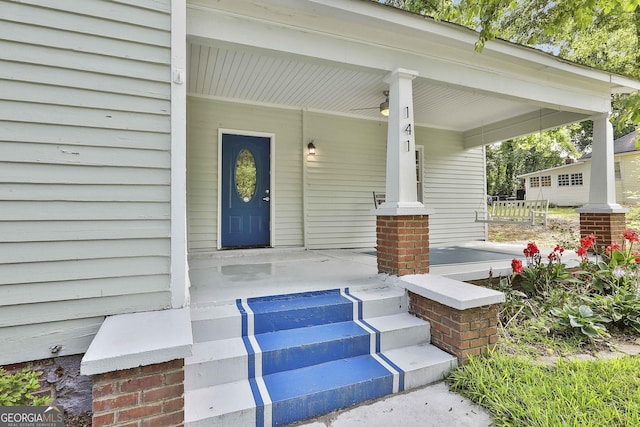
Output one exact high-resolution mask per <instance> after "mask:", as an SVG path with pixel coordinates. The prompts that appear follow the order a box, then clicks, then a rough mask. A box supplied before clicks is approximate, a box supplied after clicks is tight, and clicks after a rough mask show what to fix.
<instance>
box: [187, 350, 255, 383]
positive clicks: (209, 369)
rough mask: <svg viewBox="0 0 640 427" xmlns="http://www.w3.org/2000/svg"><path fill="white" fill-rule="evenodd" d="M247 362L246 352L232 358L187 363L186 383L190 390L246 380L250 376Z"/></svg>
mask: <svg viewBox="0 0 640 427" xmlns="http://www.w3.org/2000/svg"><path fill="white" fill-rule="evenodd" d="M247 364H248V357H247V355H246V354H245V355H241V356H237V357H234V358H230V359H221V360H211V361H209V362H202V363H198V364H194V365H187V366H186V367H185V370H184V377H185V378H184V383H185V385H186V387H188V389H189V390H194V389H198V388H204V387H211V386H215V385H219V384H226V383H230V382H235V381H240V380H246V379H247V378H248V376H249V370H248V369H247Z"/></svg>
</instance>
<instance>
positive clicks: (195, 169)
mask: <svg viewBox="0 0 640 427" xmlns="http://www.w3.org/2000/svg"><path fill="white" fill-rule="evenodd" d="M187 107H188V114H187V120H188V126H187V141H188V142H187V152H188V159H187V175H188V190H187V193H188V232H189V251H190V252H192V253H195V252H200V251H215V250H216V247H217V240H216V239H217V236H216V232H217V179H218V173H217V168H218V159H217V153H218V150H217V138H218V129H219V128H222V129H233V130H236V131H237V130H245V131H254V132H266V133H273V134H275V141H276V161H275V166H274V168H275V177H276V185H275V189H274V190H273V191H274V192H273V194H274V196H273V197H274V198H273V200H274V201H275V203H276V215H275V218H272V220H273V221H275V227H276V230H275V242H274V246H302V245H304V244H305V242H304V240H303V237H304V236H303V215H304V225H305V226H306V247H308V248H309V249H323V248H372V247H375V245H376V230H375V222H376V218H375V216H374V215H372V214H371V210H372V209H373V207H374V205H373V192H374V191H377V192H383V191H385V167H386V160H385V159H386V138H387V124H386V122H385V121H383V120H380V121H375V120H362V119H354V118H347V117H340V116H334V115H328V114H321V113H315V112H305V113H302V112H301V111H296V110H285V109H277V108H269V107H261V106H255V105H246V104H237V103H230V102H223V101H216V100H210V99H205V98H196V97H189V99H188V103H187ZM303 116H304V118H303ZM303 121H304V137H303V131H302V123H303ZM311 140H313V141H314V145H315V147H316V154H315V155H314V156H307V144H308V143H309V141H311ZM416 143H417V145H418V147H419V148H421V149H422V150H423V168H422V187H423V200H424V201H425V204H426V205H427V206H428V207H432V208H434V209H435V213H434V214H433V215H432V216H431V217H430V230H431V234H430V239H431V242H432V243H443V242H454V241H470V240H482V239H484V238H485V235H484V229H485V227H484V225H483V224H479V223H475V222H474V215H475V214H474V212H475V211H476V210H478V209H481V208H482V207H483V203H484V185H485V184H484V163H483V162H484V157H483V150H482V148H474V149H471V150H465V149H464V148H463V142H462V137H461V135H460V134H459V133H456V132H447V131H439V130H433V129H425V128H417V129H416ZM302 162H306V164H304V167H303V163H302ZM303 174H306V175H304V176H303ZM303 182H304V185H305V187H304V190H305V194H303ZM303 198H304V201H305V205H304V206H303V204H302V203H303Z"/></svg>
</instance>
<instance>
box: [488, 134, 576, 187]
mask: <svg viewBox="0 0 640 427" xmlns="http://www.w3.org/2000/svg"><path fill="white" fill-rule="evenodd" d="M576 156H579V152H578V150H577V149H576V147H575V145H574V144H573V143H572V141H571V132H570V131H569V129H567V128H559V129H554V130H551V131H547V132H542V133H538V134H531V135H528V136H525V137H522V138H517V139H512V140H508V141H504V142H502V143H500V144H494V145H490V146H487V147H486V160H487V192H488V194H495V195H515V193H516V190H517V189H518V188H519V187H520V182H519V180H518V178H517V176H518V175H521V174H525V173H530V172H535V171H537V170H540V169H546V168H552V167H555V166H560V165H562V164H564V162H565V159H566V158H567V157H576Z"/></svg>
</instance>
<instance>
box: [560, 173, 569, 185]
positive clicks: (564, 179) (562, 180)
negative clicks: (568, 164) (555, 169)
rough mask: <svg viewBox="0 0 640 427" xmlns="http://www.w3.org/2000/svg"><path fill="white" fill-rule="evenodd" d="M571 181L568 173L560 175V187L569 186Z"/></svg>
mask: <svg viewBox="0 0 640 427" xmlns="http://www.w3.org/2000/svg"><path fill="white" fill-rule="evenodd" d="M570 183H571V181H570V180H569V174H568V173H561V174H560V175H558V187H568V186H569V184H570Z"/></svg>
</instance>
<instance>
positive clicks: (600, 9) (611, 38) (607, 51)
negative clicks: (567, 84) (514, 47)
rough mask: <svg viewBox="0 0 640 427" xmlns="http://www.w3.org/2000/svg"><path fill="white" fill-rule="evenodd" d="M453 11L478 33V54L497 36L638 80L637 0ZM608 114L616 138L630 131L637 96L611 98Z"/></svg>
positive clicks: (539, 1)
mask: <svg viewBox="0 0 640 427" xmlns="http://www.w3.org/2000/svg"><path fill="white" fill-rule="evenodd" d="M455 9H456V10H455V12H454V13H453V14H451V13H449V16H450V17H452V18H453V19H456V20H457V22H459V23H461V24H466V25H467V26H469V27H471V28H474V29H476V30H477V31H478V33H479V35H478V42H477V44H476V49H477V50H479V51H481V50H482V48H483V47H484V45H485V43H486V42H487V41H489V40H492V39H494V38H496V37H500V38H503V39H507V40H510V41H514V42H517V43H520V44H525V45H529V46H535V47H537V48H542V49H545V50H547V51H550V52H553V53H554V54H557V55H558V56H560V57H563V58H566V59H569V60H571V61H574V62H576V63H578V64H582V65H587V66H591V67H596V68H599V69H602V70H606V71H610V72H612V73H617V74H621V75H625V76H628V77H631V78H635V79H640V0H575V1H557V2H550V1H548V0H518V1H516V0H461V1H460V2H459V3H458V4H457V5H456V7H455ZM470 23H471V24H470ZM612 110H613V117H612V120H613V122H614V124H615V125H616V130H617V131H618V132H619V135H617V136H621V135H624V134H626V133H628V132H629V131H630V130H633V127H634V126H635V125H637V124H640V94H639V93H635V94H633V95H627V96H619V95H618V96H615V97H613V106H612Z"/></svg>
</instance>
